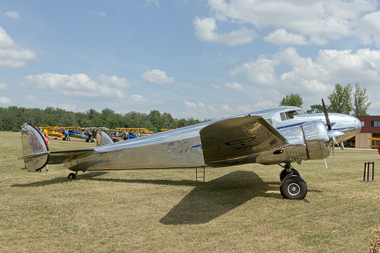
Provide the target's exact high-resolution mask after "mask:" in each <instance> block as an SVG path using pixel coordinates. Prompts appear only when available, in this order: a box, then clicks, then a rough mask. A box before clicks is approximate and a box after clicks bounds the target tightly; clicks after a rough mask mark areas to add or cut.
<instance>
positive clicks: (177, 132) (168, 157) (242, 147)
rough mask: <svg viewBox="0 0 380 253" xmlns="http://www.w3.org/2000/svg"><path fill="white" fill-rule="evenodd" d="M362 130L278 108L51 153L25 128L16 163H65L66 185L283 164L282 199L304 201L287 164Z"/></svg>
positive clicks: (347, 120)
mask: <svg viewBox="0 0 380 253" xmlns="http://www.w3.org/2000/svg"><path fill="white" fill-rule="evenodd" d="M330 120H331V123H330ZM326 126H327V127H326ZM360 129H361V123H360V121H359V120H358V119H357V118H355V117H353V116H349V115H344V114H337V113H331V114H329V115H328V114H327V112H326V110H325V114H323V113H321V114H305V113H304V112H303V111H302V110H301V109H300V108H298V107H278V108H274V109H269V110H263V111H258V112H254V113H250V114H245V115H240V116H235V117H231V118H226V119H219V120H214V121H209V122H204V123H200V124H198V125H193V126H188V127H183V128H179V129H174V130H171V131H169V132H162V133H157V134H152V135H150V136H146V137H143V138H135V139H131V140H127V141H122V142H117V143H113V141H112V139H111V138H110V137H109V136H108V135H107V134H106V133H105V132H102V131H99V132H98V135H97V145H98V146H97V147H94V148H88V149H77V150H65V151H49V149H48V147H47V145H46V143H45V141H44V138H43V137H42V136H41V134H40V133H39V131H38V130H36V129H35V128H34V127H33V126H32V125H30V124H24V125H23V127H22V135H21V139H22V148H23V155H24V156H23V157H20V159H23V160H24V162H25V167H26V168H27V169H28V170H29V171H36V170H39V169H41V168H42V167H43V166H45V165H46V164H60V163H64V164H65V166H66V168H67V169H69V170H71V171H74V172H75V174H74V173H70V174H69V179H74V178H76V175H77V173H78V171H83V172H85V171H102V170H132V169H163V168H167V169H169V168H200V167H201V168H205V167H223V166H230V165H238V164H247V163H260V164H264V165H270V164H279V165H280V163H284V164H285V165H280V166H281V167H283V168H284V169H283V170H282V172H281V174H280V179H281V186H280V190H281V194H282V196H283V197H284V198H290V199H303V198H304V197H305V196H306V193H307V186H306V183H305V181H304V180H303V179H302V178H301V177H300V175H299V173H298V171H296V170H295V169H294V168H293V167H292V165H291V163H294V162H297V163H299V164H300V163H301V161H303V160H318V159H325V158H326V157H328V156H329V155H330V153H331V150H330V148H331V147H332V148H334V143H336V144H338V143H339V142H343V141H345V140H347V139H350V138H352V137H354V136H355V135H356V134H357V133H359V131H360ZM342 148H343V145H342ZM333 151H334V150H333Z"/></svg>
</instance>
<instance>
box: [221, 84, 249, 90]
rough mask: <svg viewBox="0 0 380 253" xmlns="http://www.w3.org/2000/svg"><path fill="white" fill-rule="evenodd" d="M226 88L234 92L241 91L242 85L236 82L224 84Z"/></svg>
mask: <svg viewBox="0 0 380 253" xmlns="http://www.w3.org/2000/svg"><path fill="white" fill-rule="evenodd" d="M224 85H225V86H226V87H227V88H230V89H234V90H243V89H244V87H243V85H241V84H239V83H237V82H233V83H225V84H224Z"/></svg>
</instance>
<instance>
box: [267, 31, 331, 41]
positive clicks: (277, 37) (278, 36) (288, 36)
mask: <svg viewBox="0 0 380 253" xmlns="http://www.w3.org/2000/svg"><path fill="white" fill-rule="evenodd" d="M264 40H266V41H268V42H270V43H273V44H278V45H286V44H288V45H310V44H317V45H325V44H327V43H328V41H327V40H326V39H323V38H319V37H318V36H312V37H311V38H310V40H309V41H308V40H307V39H306V37H305V36H304V35H301V34H294V33H288V32H287V31H286V30H285V29H284V28H280V29H277V30H275V31H274V32H272V33H270V34H269V35H268V36H266V37H265V38H264Z"/></svg>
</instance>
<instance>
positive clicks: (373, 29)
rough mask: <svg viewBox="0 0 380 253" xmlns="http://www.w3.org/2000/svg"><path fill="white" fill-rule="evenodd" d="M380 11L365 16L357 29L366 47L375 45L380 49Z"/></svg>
mask: <svg viewBox="0 0 380 253" xmlns="http://www.w3.org/2000/svg"><path fill="white" fill-rule="evenodd" d="M379 20H380V11H377V12H372V13H369V14H367V15H364V16H363V17H362V18H361V20H360V23H359V29H357V36H358V37H359V38H360V39H361V41H362V43H363V44H364V45H367V44H371V43H373V42H374V43H375V44H376V46H377V47H380V23H379Z"/></svg>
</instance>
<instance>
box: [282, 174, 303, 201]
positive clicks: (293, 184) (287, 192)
mask: <svg viewBox="0 0 380 253" xmlns="http://www.w3.org/2000/svg"><path fill="white" fill-rule="evenodd" d="M280 191H281V195H282V197H284V198H286V199H303V198H305V196H306V194H307V185H306V183H305V181H304V180H303V179H302V178H300V177H298V176H289V177H287V178H285V179H284V181H282V183H281V186H280Z"/></svg>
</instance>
